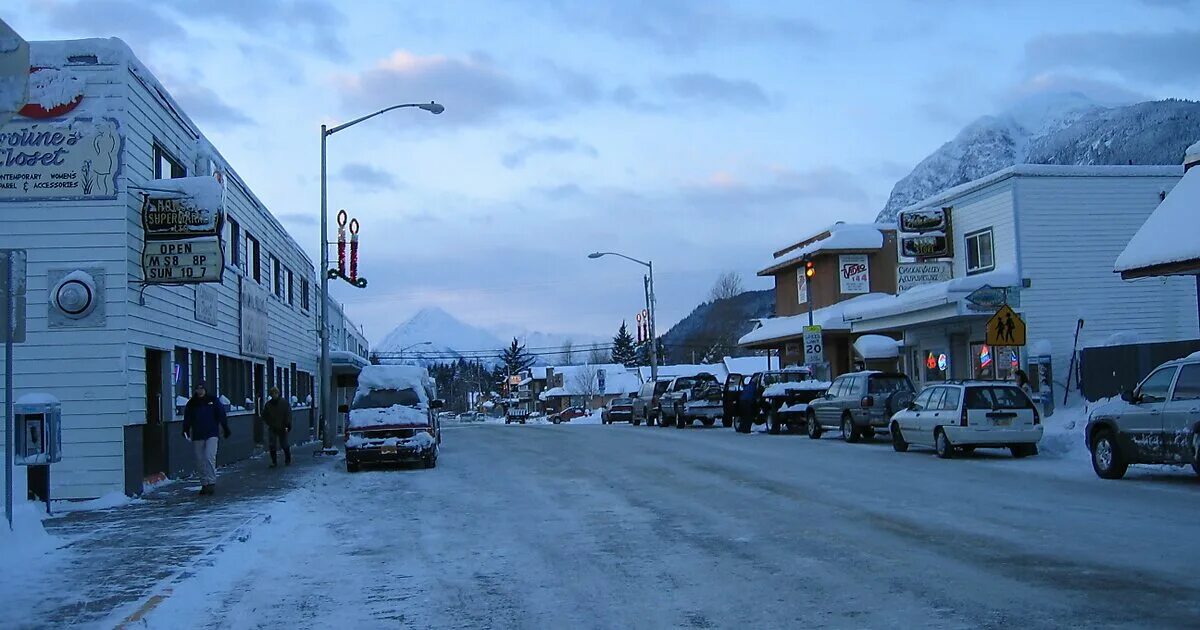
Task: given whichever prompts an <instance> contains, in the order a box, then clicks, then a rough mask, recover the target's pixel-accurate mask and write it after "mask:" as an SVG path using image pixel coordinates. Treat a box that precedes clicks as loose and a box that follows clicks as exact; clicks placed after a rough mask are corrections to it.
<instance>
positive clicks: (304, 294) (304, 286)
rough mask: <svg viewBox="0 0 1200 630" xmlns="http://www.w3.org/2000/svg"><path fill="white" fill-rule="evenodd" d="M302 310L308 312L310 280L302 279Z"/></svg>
mask: <svg viewBox="0 0 1200 630" xmlns="http://www.w3.org/2000/svg"><path fill="white" fill-rule="evenodd" d="M300 308H301V309H302V310H305V311H307V310H308V278H300Z"/></svg>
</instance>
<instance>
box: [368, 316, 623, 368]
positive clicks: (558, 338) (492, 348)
mask: <svg viewBox="0 0 1200 630" xmlns="http://www.w3.org/2000/svg"><path fill="white" fill-rule="evenodd" d="M614 332H615V331H614ZM513 337H516V338H517V339H519V340H520V341H521V343H523V344H525V347H526V348H530V349H531V350H532V349H537V348H554V349H557V348H560V347H562V344H563V342H564V341H566V340H567V339H570V340H571V341H572V342H573V343H574V344H575V346H577V347H578V346H583V345H586V344H589V343H596V342H603V341H609V340H608V339H604V338H601V337H597V336H595V335H572V334H557V333H541V332H534V331H528V330H525V329H523V328H518V327H512V326H507V327H495V328H493V329H490V330H489V329H486V328H480V327H477V326H472V325H470V324H467V323H465V322H463V321H461V320H459V319H458V318H456V317H454V316H453V315H451V314H450V313H447V312H446V311H444V310H442V309H440V308H438V307H436V306H430V307H426V308H423V309H421V310H420V311H418V312H417V314H416V315H413V316H412V317H411V318H410V319H409V320H408V321H406V322H404V323H403V324H400V325H399V326H397V327H396V328H395V329H394V330H392V332H390V333H388V334H387V336H385V337H384V338H383V340H382V341H380V342H379V343H378V344H376V345H375V346H373V347H372V351H374V352H381V353H388V352H400V351H401V350H403V349H405V348H408V350H407V351H406V352H405V357H406V358H412V359H421V358H422V357H425V358H426V359H427V360H428V361H429V362H431V363H432V362H435V361H449V360H453V358H454V357H460V356H464V357H466V358H468V359H470V358H475V357H477V356H478V355H479V354H480V352H479V351H485V352H499V350H500V349H501V348H506V347H508V345H509V344H510V343H511V342H512V339H513ZM426 341H429V342H432V343H431V344H430V345H424V343H423V342H426ZM414 344H420V345H414ZM433 357H437V358H436V359H434V358H433ZM538 358H539V359H540V360H541V361H539V362H542V363H553V362H554V359H555V358H556V357H554V356H541V357H538ZM482 360H483V362H484V363H489V364H491V363H495V362H496V358H495V357H494V356H492V357H483V358H482Z"/></svg>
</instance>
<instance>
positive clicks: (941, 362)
mask: <svg viewBox="0 0 1200 630" xmlns="http://www.w3.org/2000/svg"><path fill="white" fill-rule="evenodd" d="M924 368H925V380H926V381H944V380H946V379H948V378H950V353H949V352H947V351H946V350H945V349H941V348H935V349H933V350H926V351H925V359H924Z"/></svg>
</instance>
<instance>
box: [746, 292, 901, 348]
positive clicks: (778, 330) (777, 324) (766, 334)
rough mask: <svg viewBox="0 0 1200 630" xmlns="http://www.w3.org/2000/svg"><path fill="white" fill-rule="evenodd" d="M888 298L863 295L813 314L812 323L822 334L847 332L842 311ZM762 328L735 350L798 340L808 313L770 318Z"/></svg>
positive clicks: (881, 295) (872, 294)
mask: <svg viewBox="0 0 1200 630" xmlns="http://www.w3.org/2000/svg"><path fill="white" fill-rule="evenodd" d="M889 297H891V296H890V295H888V294H887V293H866V294H863V295H858V296H855V297H852V298H850V299H849V300H844V301H841V302H838V303H837V304H830V305H829V306H826V307H823V308H819V309H816V310H815V311H813V316H812V321H813V324H814V325H816V326H820V327H821V330H822V331H823V332H831V331H846V330H850V323H849V322H847V321H845V319H844V314H845V312H846V309H848V308H850V307H852V306H854V305H858V304H871V303H873V302H875V301H878V300H884V299H887V298H889ZM761 322H762V325H761V326H759V327H758V328H756V329H754V330H752V331H750V332H748V333H746V334H745V335H743V336H742V338H741V339H739V340H738V345H739V346H749V345H753V344H764V343H770V342H775V341H783V340H785V339H792V338H796V337H800V336H802V335H803V334H804V327H805V326H807V325H808V313H804V314H801V315H791V316H788V317H772V318H769V319H764V320H761Z"/></svg>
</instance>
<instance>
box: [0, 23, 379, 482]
mask: <svg viewBox="0 0 1200 630" xmlns="http://www.w3.org/2000/svg"><path fill="white" fill-rule="evenodd" d="M30 49H31V56H32V58H33V62H32V65H33V66H34V67H35V68H42V69H41V70H38V71H37V72H35V73H34V76H35V77H37V78H38V80H37V81H33V83H35V84H38V86H39V87H37V89H33V90H31V92H32V93H31V99H30V100H31V102H35V101H37V100H38V99H40V100H41V102H40V104H39V107H38V108H35V109H34V110H33V111H32V112H29V113H31V114H32V115H33V116H34V117H30V116H17V117H15V118H14V119H13V120H12V121H11V122H10V123H9V124H8V125H6V126H5V127H4V128H3V130H2V140H3V142H0V150H2V151H3V153H4V155H0V223H2V224H3V229H2V230H0V247H4V248H21V249H25V250H27V252H28V267H27V271H28V293H27V301H28V306H27V309H28V319H27V326H28V338H27V340H26V342H25V343H23V344H20V345H18V346H17V347H16V351H15V361H14V363H15V365H14V378H15V383H16V393H17V396H20V395H21V394H24V393H32V392H45V393H49V394H52V395H54V396H56V397H57V398H58V399H60V400H61V402H62V412H63V442H64V446H63V460H62V461H61V462H60V463H57V464H54V465H53V466H52V468H51V474H50V486H51V488H50V494H51V496H52V497H53V498H55V499H60V498H61V499H74V498H88V497H96V496H100V495H103V494H105V493H108V492H111V491H125V492H127V493H136V492H140V489H141V483H142V481H143V480H144V479H145V478H147V477H150V478H153V477H156V476H158V475H161V474H166V475H168V476H176V475H179V474H186V473H188V472H190V470H191V461H190V456H189V455H188V453H189V452H190V445H188V444H186V443H184V442H183V439H182V438H181V437H180V435H179V426H178V422H179V420H180V410H181V407H180V406H179V403H180V402H181V401H182V400H183V399H184V398H186V396H188V395H189V392H190V390H191V387H192V386H193V385H194V384H195V383H197V382H198V381H200V380H204V381H207V382H208V384H209V390H210V391H213V390H216V391H217V392H219V393H220V394H221V395H222V396H224V397H225V398H226V399H228V401H229V404H230V408H231V412H230V420H231V425H232V426H233V431H234V435H233V438H232V439H231V440H227V441H223V443H222V446H221V450H222V452H221V454H220V459H219V461H220V462H222V463H226V462H229V461H233V460H236V459H239V458H241V457H245V456H248V455H249V454H250V453H251V452H252V451H253V449H254V448H255V443H256V441H260V440H261V437H262V433H261V426H259V425H260V423H259V422H257V421H256V420H255V418H254V408H255V407H256V406H257V405H258V404H260V402H261V400H262V397H263V395H264V393H265V391H266V390H267V388H269V387H270V386H271V385H277V386H279V387H280V389H281V390H283V392H284V393H285V395H287V396H289V397H292V398H294V399H295V401H294V403H293V404H294V406H295V407H296V412H295V415H296V422H295V425H296V428H295V430H294V431H293V439H295V440H297V441H299V440H302V439H307V438H308V437H309V436H310V434H311V433H312V432H313V431H315V419H314V418H313V417H312V411H311V409H312V407H311V405H312V398H313V397H314V396H315V392H314V390H315V389H316V388H315V387H314V383H313V374H314V373H315V372H316V371H317V361H318V345H317V335H316V331H317V319H316V318H317V314H318V308H317V306H318V305H317V303H316V287H315V282H316V277H317V276H316V273H315V270H314V265H313V262H312V261H311V260H310V259H309V258H308V256H307V255H306V254H305V253H304V250H303V249H302V248H301V247H300V246H299V245H298V244H297V243H296V241H295V240H294V239H293V238H292V237H291V236H290V235H289V234H288V232H287V231H286V230H285V229H284V228H283V226H282V225H281V224H280V223H279V221H278V220H276V218H275V217H274V216H273V215H272V214H271V212H270V211H269V210H268V209H267V208H266V207H265V206H264V205H263V203H262V202H261V201H260V200H259V199H258V198H257V197H256V196H255V195H254V193H253V192H252V191H251V189H250V187H249V186H248V185H247V184H246V182H244V181H243V180H242V179H241V178H240V177H238V175H237V173H236V172H235V171H234V170H233V169H232V168H231V167H230V166H229V164H228V163H226V162H225V160H224V159H223V158H222V157H221V155H220V153H219V152H218V151H217V150H216V149H215V148H214V147H213V146H212V145H211V144H210V143H209V142H208V141H207V140H206V139H205V138H204V136H203V135H202V134H201V133H200V131H199V129H198V128H197V127H196V126H195V124H193V123H192V121H191V120H190V119H189V118H188V116H187V113H186V112H184V111H183V110H182V109H181V108H180V106H179V104H178V103H177V102H176V101H175V100H174V99H173V98H171V96H170V94H168V93H167V91H166V90H165V89H164V88H163V87H162V85H161V84H160V83H159V82H158V81H157V80H156V79H155V78H154V77H153V76H152V75H151V74H150V72H149V71H148V70H147V69H146V67H145V66H144V65H142V63H141V62H140V61H138V59H137V57H136V56H135V55H134V54H133V52H132V51H131V50H130V49H129V48H128V47H127V46H126V45H125V44H124V43H123V42H121V41H120V40H116V39H93V40H78V41H60V42H33V43H31V45H30ZM43 73H45V74H43ZM38 75H42V76H38ZM23 111H25V110H23ZM56 134H61V135H56ZM63 138H73V139H74V140H66V141H63ZM52 150H53V151H52ZM32 153H39V154H40V156H39V157H36V158H34V157H27V158H25V159H14V155H17V154H25V155H26V156H29V154H32ZM46 155H50V157H46ZM182 177H188V178H217V179H218V181H219V182H220V184H221V185H222V186H223V188H224V198H223V209H224V216H225V220H224V224H223V229H222V238H221V242H222V248H223V251H222V253H221V254H220V255H221V256H222V257H223V260H224V272H223V276H222V277H221V280H220V281H219V282H214V283H208V284H194V285H179V286H167V285H159V284H153V285H143V284H142V281H143V280H144V279H145V275H144V271H143V268H142V263H143V247H144V246H145V242H144V234H145V228H144V226H143V220H142V212H143V210H142V204H143V198H142V194H143V193H145V192H147V191H150V192H153V190H154V189H155V187H156V184H155V180H168V179H172V178H182ZM163 186H164V185H163V184H162V183H161V182H160V184H159V185H158V187H159V188H162V187H163ZM209 264H211V262H210V263H209ZM72 272H83V273H85V274H88V275H87V276H85V279H88V282H90V289H89V290H91V291H94V298H95V306H94V309H93V310H91V311H90V312H89V313H87V315H86V316H84V317H76V316H73V315H64V312H63V311H62V309H61V308H58V307H57V306H56V305H55V304H52V302H55V301H56V300H55V296H54V295H51V294H52V293H53V292H54V291H55V289H56V287H58V286H59V285H60V283H61V281H62V279H63V278H64V276H65V275H66V274H70V273H72ZM256 297H257V301H256V300H255V298H256ZM247 304H249V306H248V305H247ZM255 304H257V306H254V305H255ZM335 313H336V314H337V316H336V317H334V318H331V324H332V325H333V326H334V327H335V328H337V330H338V334H337V335H335V336H334V337H333V340H334V343H333V346H334V348H335V349H344V350H352V351H354V352H355V353H357V354H360V355H361V356H363V357H365V356H366V353H367V344H366V342H365V339H363V338H362V335H361V333H360V332H359V331H357V330H355V327H354V326H353V325H352V324H350V323H349V322H345V321H343V320H344V319H345V318H344V316H343V315H342V314H341V309H340V308H338V309H336V310H335ZM254 314H258V315H261V316H264V317H265V326H262V325H261V324H262V322H261V321H260V327H259V328H257V329H256V328H255V326H254V325H253V324H251V325H250V326H249V328H247V326H246V323H247V316H248V315H251V316H253V315H254ZM263 330H265V333H266V334H265V339H262V338H260V337H261V336H262V335H261V332H262V331H263ZM6 369H7V368H6ZM16 481H17V483H18V485H19V484H20V483H21V481H20V479H17V480H16Z"/></svg>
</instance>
